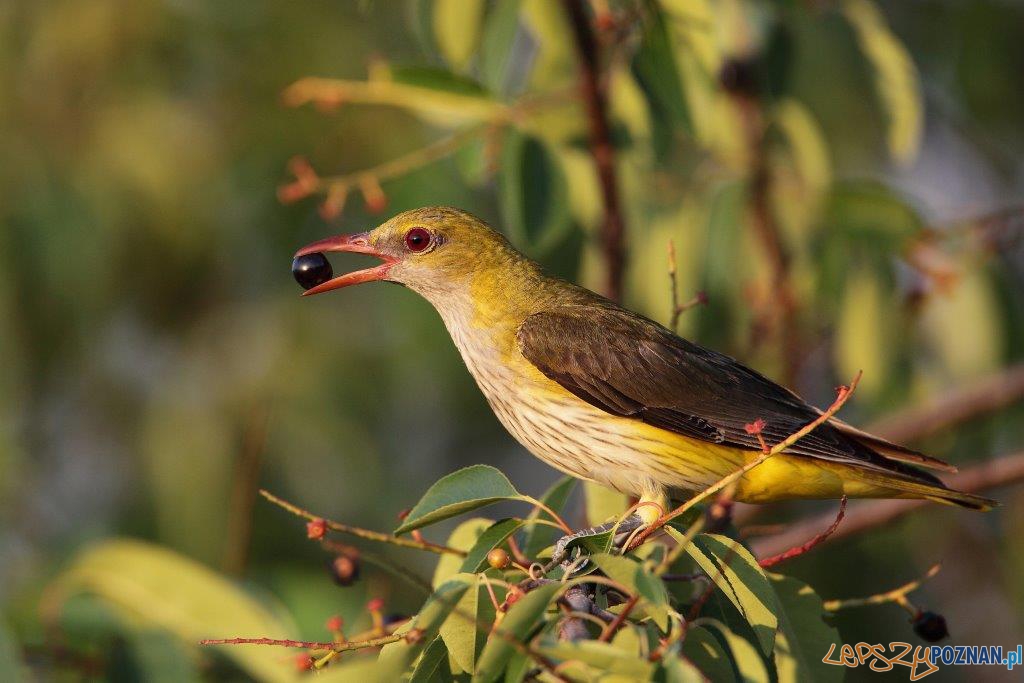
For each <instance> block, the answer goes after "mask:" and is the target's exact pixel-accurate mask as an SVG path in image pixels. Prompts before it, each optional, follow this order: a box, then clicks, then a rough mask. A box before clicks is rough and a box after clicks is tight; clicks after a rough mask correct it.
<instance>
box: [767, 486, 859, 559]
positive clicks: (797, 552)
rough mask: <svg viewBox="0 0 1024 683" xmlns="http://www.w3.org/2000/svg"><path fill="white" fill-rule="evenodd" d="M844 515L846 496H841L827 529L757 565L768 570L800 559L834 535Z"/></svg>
mask: <svg viewBox="0 0 1024 683" xmlns="http://www.w3.org/2000/svg"><path fill="white" fill-rule="evenodd" d="M845 514H846V496H843V497H842V499H841V500H840V501H839V512H838V513H837V514H836V518H835V521H833V522H832V524H830V525H829V527H828V528H827V529H825V530H824V531H822V532H821V533H820V534H816V535H815V536H814V538H812V539H811V540H809V541H807V542H806V543H803V544H801V545H798V546H794V547H792V548H790V549H789V550H785V551H783V552H781V553H779V554H778V555H772V556H771V557H766V558H764V559H763V560H758V562H757V563H758V564H759V565H760V566H761V568H762V569H768V568H769V567H774V566H775V565H777V564H780V563H782V562H785V561H786V560H792V559H793V558H794V557H800V556H801V555H803V554H804V553H806V552H808V551H810V550H811V549H812V548H814V547H815V546H817V545H820V544H821V543H823V542H824V541H825V539H826V538H828V537H829V536H831V535H832V534H833V533H835V530H836V529H837V528H838V527H839V523H840V522H842V521H843V516H844V515H845Z"/></svg>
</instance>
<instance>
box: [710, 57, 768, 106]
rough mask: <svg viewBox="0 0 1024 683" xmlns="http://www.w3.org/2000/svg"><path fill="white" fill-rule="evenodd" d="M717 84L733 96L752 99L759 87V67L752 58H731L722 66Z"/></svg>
mask: <svg viewBox="0 0 1024 683" xmlns="http://www.w3.org/2000/svg"><path fill="white" fill-rule="evenodd" d="M718 82H719V83H720V84H721V85H722V88H723V89H724V90H725V91H726V92H728V93H731V94H733V95H742V96H746V97H754V96H755V95H757V93H758V91H759V90H760V87H761V75H760V67H759V65H758V63H757V60H756V59H755V58H752V57H745V58H733V59H729V60H726V62H725V63H724V64H722V69H721V71H719V72H718Z"/></svg>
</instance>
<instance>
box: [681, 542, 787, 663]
mask: <svg viewBox="0 0 1024 683" xmlns="http://www.w3.org/2000/svg"><path fill="white" fill-rule="evenodd" d="M686 552H687V553H689V555H690V557H692V558H693V559H694V560H695V561H696V562H697V564H698V565H700V568H701V569H702V570H704V573H705V574H707V575H708V577H709V578H710V579H711V580H712V581H713V582H714V584H715V586H717V587H718V589H719V590H721V591H722V593H723V594H724V595H725V596H726V597H727V598H728V599H729V601H730V602H731V603H732V604H733V605H734V606H735V607H736V609H737V610H739V612H740V614H741V615H742V616H743V618H744V619H746V620H747V622H748V623H749V624H750V625H751V626H752V627H753V629H754V632H755V633H756V634H757V639H758V642H759V643H760V645H761V650H762V652H764V653H765V654H766V655H770V654H771V652H772V647H773V645H774V643H775V629H776V627H777V626H778V623H779V622H778V617H777V616H776V612H777V611H778V602H777V601H776V598H775V592H774V591H772V587H771V584H769V583H768V578H767V577H766V576H765V574H764V570H762V569H761V567H760V566H759V565H758V564H757V560H756V559H754V556H753V555H751V554H750V551H749V550H747V549H746V548H744V547H743V545H742V544H741V543H740V542H739V541H736V540H734V539H731V538H729V537H727V536H720V535H717V534H700V535H698V536H697V537H696V538H695V539H694V540H693V543H691V544H690V545H688V546H687V547H686Z"/></svg>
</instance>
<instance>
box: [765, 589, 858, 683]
mask: <svg viewBox="0 0 1024 683" xmlns="http://www.w3.org/2000/svg"><path fill="white" fill-rule="evenodd" d="M769 578H770V579H771V582H772V587H773V588H774V590H775V594H776V596H777V597H778V601H779V606H780V607H781V609H780V610H779V632H778V633H777V634H776V637H775V668H776V670H777V671H778V674H779V681H780V683H790V682H793V681H799V682H800V683H805V682H806V683H817V681H822V682H827V681H841V680H843V670H842V669H841V668H840V667H837V666H832V665H829V664H825V663H823V662H822V661H821V660H822V653H824V652H828V648H829V646H830V645H833V644H837V643H841V642H842V639H841V638H840V636H839V631H838V630H836V628H835V627H834V626H830V625H828V624H826V623H825V619H824V617H825V615H826V613H825V609H824V607H822V604H821V598H819V597H818V594H817V593H815V592H814V590H813V589H812V588H811V587H810V586H808V585H807V584H805V583H803V582H802V581H798V580H796V579H793V578H790V577H786V576H781V575H779V574H771V575H770V576H769Z"/></svg>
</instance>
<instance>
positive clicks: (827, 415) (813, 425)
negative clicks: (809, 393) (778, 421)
mask: <svg viewBox="0 0 1024 683" xmlns="http://www.w3.org/2000/svg"><path fill="white" fill-rule="evenodd" d="M860 377H861V373H859V372H858V373H857V376H856V377H854V378H853V381H852V382H850V386H848V387H846V386H842V387H839V389H838V391H837V395H836V400H835V401H833V402H832V405H830V406H829V407H828V410H826V411H824V412H823V413H822V414H821V415H819V416H818V417H817V418H816V419H815V420H813V421H812V422H809V423H808V424H806V425H804V426H803V427H802V428H801V429H799V430H797V431H796V432H794V433H793V434H790V435H789V436H788V437H786V438H785V439H783V440H782V441H780V442H779V443H777V444H775V445H774V446H773V447H771V448H768V447H767V444H765V443H764V439H761V443H762V447H763V448H764V451H763V452H762V453H761V455H759V456H758V457H757V458H755V459H754V460H751V461H750V462H748V463H747V464H745V465H743V467H740V468H739V469H737V470H735V471H734V472H732V473H731V474H728V475H726V476H725V477H723V478H722V479H720V480H719V481H718V482H717V483H715V484H712V485H711V486H709V487H708V488H706V489H704V490H703V491H701V492H700V493H698V494H697V495H695V496H694V497H693V498H690V499H689V500H688V501H686V502H685V503H683V504H682V505H680V506H679V507H677V508H676V509H675V510H672V511H671V512H669V513H667V514H665V515H662V516H661V517H660V518H659V519H658V520H657V521H655V522H654V523H653V524H651V525H650V526H649V527H647V528H646V529H644V530H643V532H641V533H640V534H638V535H637V536H635V537H634V538H633V540H632V542H631V543H630V544H629V545H628V547H627V548H626V549H625V552H629V551H630V550H633V549H634V548H636V547H638V546H639V545H640V544H642V543H643V542H644V541H645V540H647V538H648V537H649V536H650V535H651V534H653V533H654V532H656V531H657V530H658V529H660V528H661V527H663V526H665V524H667V523H668V522H669V521H671V520H672V519H675V518H676V517H678V516H679V515H681V514H683V513H684V512H686V511H687V510H689V509H690V508H692V507H693V506H694V505H696V504H697V503H699V502H701V501H703V500H705V499H707V498H709V497H711V496H713V495H715V494H716V493H718V492H719V491H721V490H723V489H725V488H727V487H729V486H731V485H732V484H733V483H734V482H736V481H738V480H739V479H740V477H742V476H743V475H744V474H746V473H747V472H749V471H750V470H752V469H754V468H755V467H757V466H759V465H760V464H761V463H763V462H764V461H765V460H767V459H768V458H770V457H772V456H773V455H778V454H779V453H781V452H782V451H784V450H786V449H787V448H789V447H790V446H792V445H793V444H795V443H796V442H797V441H799V440H800V439H802V438H804V437H805V436H807V435H808V434H810V433H811V432H813V431H814V430H815V429H817V428H818V427H820V426H821V425H822V424H824V423H825V422H827V421H828V420H830V419H831V418H832V416H833V415H835V414H836V413H837V412H839V409H840V408H842V407H843V404H844V403H846V401H847V399H849V398H850V396H851V395H852V394H853V392H854V391H855V390H856V389H857V384H858V383H859V382H860ZM758 421H759V420H758ZM758 421H755V422H754V423H753V424H751V425H748V427H752V428H753V427H756V425H757V422H758ZM758 437H759V438H760V433H759V432H758ZM787 547H788V546H787Z"/></svg>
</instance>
